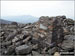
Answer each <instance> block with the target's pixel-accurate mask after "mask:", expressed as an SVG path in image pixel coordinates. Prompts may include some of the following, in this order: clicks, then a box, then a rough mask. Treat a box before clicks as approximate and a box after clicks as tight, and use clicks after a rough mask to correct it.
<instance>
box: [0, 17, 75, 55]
mask: <svg viewBox="0 0 75 56" xmlns="http://www.w3.org/2000/svg"><path fill="white" fill-rule="evenodd" d="M56 18H58V19H59V21H60V19H64V20H63V22H60V24H61V25H62V27H63V29H64V33H63V34H64V41H63V43H62V46H61V48H62V49H61V50H60V52H61V51H67V52H71V51H74V47H75V43H74V40H75V32H74V31H75V26H74V22H75V21H74V20H72V19H69V18H66V16H56V17H48V16H42V17H40V19H39V21H37V22H35V23H32V24H31V23H28V24H17V23H15V22H13V23H12V24H1V25H0V47H1V48H0V54H1V55H33V56H35V55H43V54H44V55H50V54H53V53H54V52H55V47H53V48H49V47H50V43H51V38H52V30H53V26H52V25H53V22H54V21H55V20H56Z"/></svg>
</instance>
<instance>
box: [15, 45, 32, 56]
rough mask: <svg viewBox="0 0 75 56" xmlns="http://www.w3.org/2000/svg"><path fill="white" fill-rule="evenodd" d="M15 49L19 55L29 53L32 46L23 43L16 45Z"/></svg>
mask: <svg viewBox="0 0 75 56" xmlns="http://www.w3.org/2000/svg"><path fill="white" fill-rule="evenodd" d="M15 51H16V53H17V54H18V55H20V54H21V55H22V54H28V53H30V52H31V47H29V46H27V45H22V46H19V47H16V49H15Z"/></svg>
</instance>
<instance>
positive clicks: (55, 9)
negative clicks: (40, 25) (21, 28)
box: [1, 1, 74, 19]
mask: <svg viewBox="0 0 75 56" xmlns="http://www.w3.org/2000/svg"><path fill="white" fill-rule="evenodd" d="M20 15H32V16H35V17H40V16H59V15H65V16H67V17H68V18H72V19H74V1H1V18H2V17H5V16H20Z"/></svg>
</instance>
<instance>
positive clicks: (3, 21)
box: [0, 19, 11, 24]
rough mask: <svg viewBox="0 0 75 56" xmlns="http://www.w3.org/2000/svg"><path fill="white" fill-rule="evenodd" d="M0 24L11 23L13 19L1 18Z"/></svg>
mask: <svg viewBox="0 0 75 56" xmlns="http://www.w3.org/2000/svg"><path fill="white" fill-rule="evenodd" d="M0 24H11V21H7V20H4V19H0Z"/></svg>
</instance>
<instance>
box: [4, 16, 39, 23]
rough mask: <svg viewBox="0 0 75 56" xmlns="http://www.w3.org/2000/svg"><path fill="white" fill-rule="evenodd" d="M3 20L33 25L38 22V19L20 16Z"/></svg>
mask: <svg viewBox="0 0 75 56" xmlns="http://www.w3.org/2000/svg"><path fill="white" fill-rule="evenodd" d="M3 19H5V20H9V21H15V22H19V23H33V22H36V21H38V19H39V18H37V17H34V16H31V15H22V16H7V17H3Z"/></svg>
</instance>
